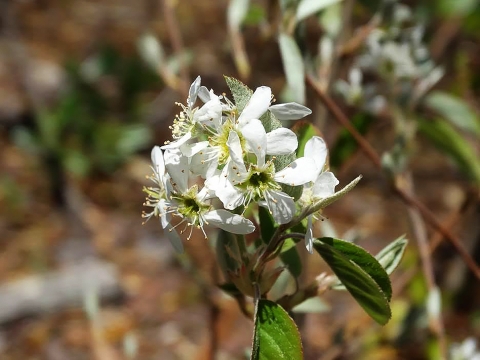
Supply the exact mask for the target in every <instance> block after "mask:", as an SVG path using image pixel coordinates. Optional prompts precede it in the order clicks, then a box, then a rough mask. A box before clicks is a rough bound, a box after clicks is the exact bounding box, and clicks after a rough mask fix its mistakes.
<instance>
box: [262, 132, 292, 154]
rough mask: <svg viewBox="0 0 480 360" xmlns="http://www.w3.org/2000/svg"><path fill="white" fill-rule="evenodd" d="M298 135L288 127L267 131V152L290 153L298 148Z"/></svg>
mask: <svg viewBox="0 0 480 360" xmlns="http://www.w3.org/2000/svg"><path fill="white" fill-rule="evenodd" d="M297 147H298V140H297V135H295V133H294V132H293V131H292V130H290V129H286V128H283V127H282V128H278V129H275V130H272V131H270V132H269V133H267V154H268V155H288V154H291V153H292V152H294V151H295V150H297Z"/></svg>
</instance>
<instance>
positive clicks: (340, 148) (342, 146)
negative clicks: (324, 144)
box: [330, 112, 374, 168]
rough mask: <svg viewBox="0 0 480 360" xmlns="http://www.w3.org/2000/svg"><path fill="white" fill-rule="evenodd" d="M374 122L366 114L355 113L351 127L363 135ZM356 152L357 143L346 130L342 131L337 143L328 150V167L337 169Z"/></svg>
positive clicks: (372, 118)
mask: <svg viewBox="0 0 480 360" xmlns="http://www.w3.org/2000/svg"><path fill="white" fill-rule="evenodd" d="M373 122H374V117H373V116H371V115H368V114H366V113H361V112H360V113H357V114H355V115H354V116H353V118H352V125H353V127H354V128H355V129H357V131H358V132H359V133H360V134H362V135H365V134H366V133H367V131H368V129H369V127H370V125H371V124H372V123H373ZM357 150H358V143H357V141H356V140H355V139H354V138H353V136H352V134H350V132H349V131H348V130H347V129H342V130H341V131H340V134H339V135H338V137H337V141H336V142H335V144H334V145H333V147H332V148H331V150H330V166H331V167H332V168H339V167H340V166H341V165H342V164H343V163H344V162H345V161H347V160H348V159H350V158H351V157H352V155H353V154H354V153H355V152H356V151H357Z"/></svg>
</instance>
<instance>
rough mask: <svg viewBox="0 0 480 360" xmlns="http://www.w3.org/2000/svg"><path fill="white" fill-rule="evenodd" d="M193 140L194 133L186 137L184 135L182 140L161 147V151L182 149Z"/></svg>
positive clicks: (187, 134)
mask: <svg viewBox="0 0 480 360" xmlns="http://www.w3.org/2000/svg"><path fill="white" fill-rule="evenodd" d="M191 138H192V133H191V132H188V133H186V134H185V135H183V136H182V137H181V138H180V139H177V140H174V141H171V142H169V143H168V144H165V145H163V146H161V147H160V149H162V150H166V149H176V148H178V147H180V146H181V145H183V144H185V143H186V142H187V141H188V140H190V139H191Z"/></svg>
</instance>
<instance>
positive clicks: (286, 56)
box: [278, 33, 305, 104]
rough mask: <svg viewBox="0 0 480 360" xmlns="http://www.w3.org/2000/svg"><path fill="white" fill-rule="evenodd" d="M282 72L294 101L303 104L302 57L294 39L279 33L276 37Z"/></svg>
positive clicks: (303, 72) (303, 67)
mask: <svg viewBox="0 0 480 360" xmlns="http://www.w3.org/2000/svg"><path fill="white" fill-rule="evenodd" d="M278 42H279V45H280V54H281V56H282V63H283V70H284V72H285V76H286V77H287V84H288V87H289V88H290V90H291V92H292V93H293V94H294V97H295V101H296V102H298V103H300V104H304V103H305V65H304V63H303V57H302V54H301V52H300V49H299V48H298V45H297V43H296V42H295V39H294V38H293V37H292V36H290V35H287V34H284V33H281V34H280V35H279V37H278Z"/></svg>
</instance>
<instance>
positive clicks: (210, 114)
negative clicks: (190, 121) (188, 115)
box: [193, 92, 222, 129]
mask: <svg viewBox="0 0 480 360" xmlns="http://www.w3.org/2000/svg"><path fill="white" fill-rule="evenodd" d="M210 99H211V100H209V101H207V102H206V103H205V104H204V105H203V106H202V107H201V108H200V109H198V110H197V111H195V114H194V115H193V118H194V120H195V121H197V122H199V123H201V124H204V125H207V126H212V127H213V128H215V129H217V128H218V127H219V126H220V122H221V120H222V104H221V102H220V99H219V98H218V96H216V95H215V94H214V93H213V92H212V93H211V94H210Z"/></svg>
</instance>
